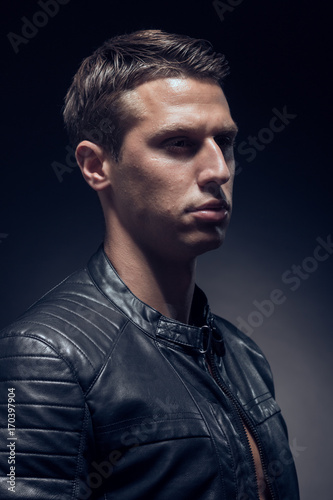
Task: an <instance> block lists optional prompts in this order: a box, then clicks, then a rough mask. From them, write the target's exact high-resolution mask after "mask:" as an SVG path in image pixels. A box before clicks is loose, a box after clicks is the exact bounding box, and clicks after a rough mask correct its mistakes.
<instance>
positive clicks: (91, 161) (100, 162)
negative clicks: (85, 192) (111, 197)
mask: <svg viewBox="0 0 333 500" xmlns="http://www.w3.org/2000/svg"><path fill="white" fill-rule="evenodd" d="M75 156H76V161H77V163H78V165H79V167H80V169H81V172H82V175H83V177H84V179H85V180H86V181H87V183H88V184H89V186H90V187H92V188H93V189H94V190H95V191H102V190H103V189H105V188H106V187H107V186H109V185H110V179H109V168H107V167H108V166H109V161H110V160H109V159H108V156H107V155H106V154H105V151H104V150H103V149H102V148H101V147H100V146H98V145H97V144H94V143H93V142H90V141H82V142H80V144H78V146H77V148H76V152H75Z"/></svg>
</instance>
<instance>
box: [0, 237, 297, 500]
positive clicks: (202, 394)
mask: <svg viewBox="0 0 333 500" xmlns="http://www.w3.org/2000/svg"><path fill="white" fill-rule="evenodd" d="M192 321H193V323H194V324H192V325H185V324H182V323H179V322H177V321H174V320H171V319H169V318H167V317H164V316H162V315H161V314H160V313H159V312H158V311H156V310H154V309H153V308H151V307H149V306H148V305H146V304H144V303H142V302H141V301H140V300H139V299H138V298H137V297H135V296H134V295H133V294H132V293H131V291H130V290H129V289H128V288H127V287H126V285H125V284H124V283H123V282H122V281H121V279H120V278H119V276H118V275H117V273H116V271H115V270H114V269H113V267H112V265H111V263H110V262H109V260H108V259H107V256H106V255H105V253H104V251H103V249H102V247H101V248H100V249H99V250H98V252H97V253H96V254H95V255H94V256H93V257H92V258H91V260H90V261H89V263H88V266H87V268H85V269H83V270H81V271H78V272H76V273H74V274H73V275H71V276H70V277H69V278H67V279H66V280H65V281H63V282H62V283H61V284H60V285H58V286H57V287H56V288H54V289H53V290H51V291H50V292H49V293H47V294H46V295H45V296H44V297H42V298H41V299H40V300H39V301H38V302H37V303H36V304H34V305H33V306H32V307H31V308H30V309H29V310H28V311H27V312H26V313H25V314H24V315H23V316H21V318H19V319H18V320H17V321H16V322H15V323H14V324H12V325H10V326H9V327H7V328H6V329H5V330H3V331H2V332H1V336H0V358H1V359H0V362H1V376H0V395H1V399H0V402H1V404H2V406H1V408H2V409H1V419H0V426H1V429H0V432H1V443H0V473H1V478H0V498H1V499H3V500H6V499H11V498H15V499H16V500H32V499H33V500H38V499H43V500H51V499H57V500H60V499H61V500H67V499H68V500H69V499H88V498H89V499H98V500H102V499H104V500H111V499H117V500H139V499H145V500H146V499H156V500H170V499H180V500H181V499H184V500H187V499H188V500H236V499H237V500H258V498H259V497H258V491H257V486H256V478H255V472H254V464H253V460H252V457H251V453H250V448H249V445H248V442H247V439H246V434H245V432H244V427H243V422H244V421H245V422H246V424H247V426H248V427H249V428H250V429H251V431H252V433H253V434H254V436H255V437H256V440H257V444H258V447H259V449H260V453H261V458H262V461H263V465H264V469H265V472H266V477H267V479H268V482H269V487H270V491H271V495H272V498H273V499H274V500H275V499H279V500H297V499H298V498H299V493H298V486H297V478H296V473H295V467H294V463H293V458H292V455H291V452H290V449H289V445H288V438H287V430H286V426H285V423H284V420H283V418H282V416H281V412H280V409H279V407H278V405H277V403H276V401H275V399H274V387H273V382H272V375H271V371H270V368H269V365H268V363H267V361H266V359H265V357H264V355H263V354H262V352H261V351H260V349H259V348H258V347H257V345H256V344H255V343H254V342H253V341H252V340H251V339H249V338H248V337H247V336H246V335H244V334H243V333H241V332H240V331H239V330H237V329H236V328H235V327H234V326H233V325H231V324H230V323H228V322H227V321H225V320H223V319H221V318H219V317H217V316H215V315H213V314H212V313H211V312H210V310H209V307H208V305H207V301H206V298H205V296H204V294H203V292H201V291H200V290H199V289H198V288H196V291H195V297H194V300H193V305H192ZM205 325H208V328H207V326H205ZM204 326H205V328H203V327H204ZM207 332H208V334H207ZM211 332H213V337H211V336H210V334H211ZM222 339H223V344H224V349H223V352H222V351H221V348H220V347H221V344H222V342H221V341H222ZM214 346H215V347H214ZM217 346H218V347H219V349H218V348H217ZM207 348H209V352H208V353H206V355H205V351H206V350H207ZM207 355H208V356H209V359H210V363H211V365H212V373H211V372H210V370H209V369H208V365H207V362H206V357H207ZM8 388H15V405H16V406H15V414H16V422H15V436H16V438H17V440H16V441H15V452H16V456H15V476H16V477H15V494H13V492H12V491H9V490H8V486H9V483H8V480H9V477H8V476H7V474H8V472H9V464H8V456H9V451H8V450H9V448H8V447H7V444H8V443H9V442H10V441H9V439H8V438H9V435H8V428H7V411H6V408H7V406H6V404H7V395H8Z"/></svg>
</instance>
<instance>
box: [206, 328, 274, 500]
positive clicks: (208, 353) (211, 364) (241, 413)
mask: <svg viewBox="0 0 333 500" xmlns="http://www.w3.org/2000/svg"><path fill="white" fill-rule="evenodd" d="M208 329H209V339H208V344H207V350H206V352H205V355H206V356H207V359H208V361H209V362H208V364H209V368H210V372H211V374H212V376H213V379H214V380H215V382H216V383H217V385H218V386H219V387H220V388H221V390H222V391H223V392H224V393H225V395H226V396H227V397H228V398H229V399H230V401H231V402H232V403H233V407H234V408H235V410H236V412H237V414H238V416H239V419H240V421H241V423H242V426H243V428H244V423H245V425H246V426H247V427H248V429H249V430H250V431H251V432H252V434H253V436H254V438H255V442H256V445H257V448H258V451H259V456H260V460H261V465H262V469H263V472H264V477H265V480H266V484H267V487H268V490H269V493H270V496H271V500H277V499H276V496H275V494H274V492H273V490H272V486H271V483H270V481H269V480H268V474H267V469H266V465H265V461H264V456H263V450H262V446H261V442H260V440H259V436H258V433H257V430H256V428H255V427H254V426H253V425H252V422H250V420H249V419H248V417H247V415H246V413H245V412H244V411H243V409H241V408H240V406H239V403H238V401H237V400H236V399H235V397H234V395H233V394H232V392H231V391H230V390H229V389H228V387H227V386H226V385H225V384H223V382H222V380H221V378H220V375H219V373H218V371H217V368H216V365H215V361H214V354H213V350H212V349H211V335H212V327H211V326H207V325H205V326H203V327H202V331H203V332H204V333H205V334H207V332H208ZM244 434H245V438H246V441H247V444H248V449H249V451H250V457H251V462H252V466H253V470H254V473H255V476H256V479H257V480H256V484H257V488H256V489H257V498H258V500H259V486H258V476H257V472H256V467H255V462H254V457H253V453H252V450H251V446H250V441H249V438H248V436H247V434H246V431H245V429H244Z"/></svg>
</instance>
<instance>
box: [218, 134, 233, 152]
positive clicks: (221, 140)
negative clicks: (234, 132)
mask: <svg viewBox="0 0 333 500" xmlns="http://www.w3.org/2000/svg"><path fill="white" fill-rule="evenodd" d="M215 142H216V144H218V146H219V147H220V148H221V149H222V150H225V149H228V148H234V147H235V138H234V137H232V136H229V135H221V136H217V137H215Z"/></svg>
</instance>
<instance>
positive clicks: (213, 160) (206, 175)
mask: <svg viewBox="0 0 333 500" xmlns="http://www.w3.org/2000/svg"><path fill="white" fill-rule="evenodd" d="M197 161H198V177H197V179H198V185H199V186H200V187H202V188H203V187H204V186H206V185H207V184H208V183H215V184H217V185H218V186H221V185H222V184H225V183H226V182H228V181H229V180H230V178H231V172H230V168H229V166H228V164H227V162H226V160H225V158H224V155H223V152H222V150H221V148H220V147H219V145H218V144H217V143H216V142H215V140H214V139H213V138H211V139H207V140H206V141H205V143H204V145H203V146H202V148H201V151H200V153H199V155H198V157H197Z"/></svg>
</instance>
